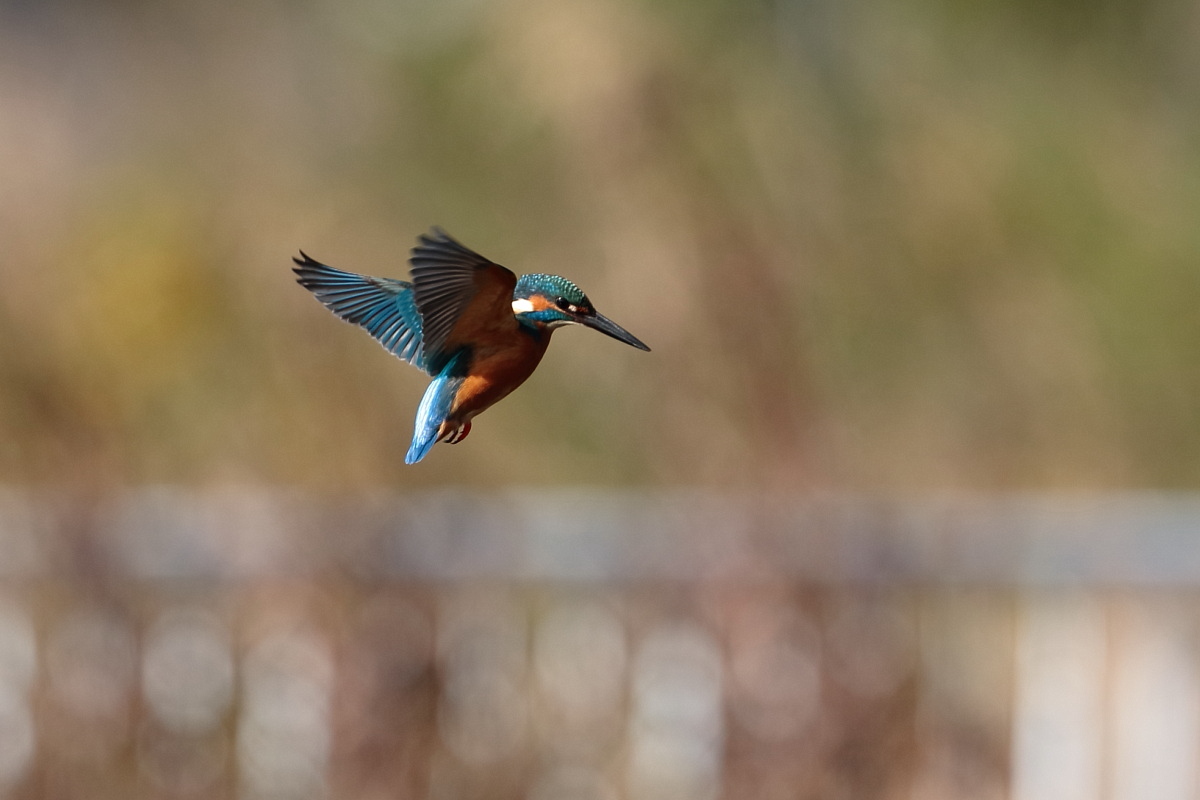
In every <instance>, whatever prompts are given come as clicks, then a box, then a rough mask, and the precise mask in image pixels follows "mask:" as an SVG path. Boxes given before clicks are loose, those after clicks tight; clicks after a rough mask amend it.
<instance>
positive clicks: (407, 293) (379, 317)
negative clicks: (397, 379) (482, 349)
mask: <svg viewBox="0 0 1200 800" xmlns="http://www.w3.org/2000/svg"><path fill="white" fill-rule="evenodd" d="M292 260H293V261H295V262H296V266H295V267H294V268H293V270H292V271H293V272H295V273H296V280H297V282H298V283H299V284H300V285H301V286H303V287H304V288H305V289H308V290H309V291H310V292H312V293H313V294H315V295H316V296H317V299H318V300H320V301H321V302H322V303H324V304H325V306H326V307H328V308H329V310H330V311H332V312H333V313H335V314H337V315H338V316H339V317H341V318H342V319H344V320H346V321H347V322H353V323H354V324H355V325H359V326H362V328H364V329H365V330H366V331H367V333H369V334H371V335H372V336H374V337H375V338H376V339H377V340H379V343H380V344H382V345H383V347H384V349H386V350H387V351H388V352H389V353H391V354H392V355H394V356H397V357H398V358H400V359H402V360H404V361H407V362H408V363H409V364H412V365H413V366H416V367H419V368H421V369H427V368H426V366H425V353H424V348H423V347H422V336H421V332H422V323H421V314H420V313H419V312H418V311H417V304H416V300H415V298H414V296H413V288H412V284H411V283H408V282H406V281H398V280H394V279H392V278H373V277H371V276H369V275H355V274H354V273H353V272H343V271H342V270H340V269H334V268H333V267H329V266H326V265H325V264H322V263H320V262H319V261H314V260H313V259H312V258H310V257H309V256H308V255H306V254H305V253H304V251H303V250H301V251H300V257H299V258H293V259H292ZM427 371H428V370H427ZM431 374H432V373H431Z"/></svg>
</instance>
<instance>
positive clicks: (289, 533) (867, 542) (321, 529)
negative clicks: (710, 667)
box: [0, 487, 1200, 586]
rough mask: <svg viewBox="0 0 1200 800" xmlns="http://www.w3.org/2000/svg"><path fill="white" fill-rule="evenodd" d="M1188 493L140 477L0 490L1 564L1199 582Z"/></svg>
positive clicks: (222, 572) (203, 573)
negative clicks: (77, 492)
mask: <svg viewBox="0 0 1200 800" xmlns="http://www.w3.org/2000/svg"><path fill="white" fill-rule="evenodd" d="M1198 532H1200V496H1193V495H1171V494H1154V493H1129V494H1097V495H1059V496H1055V495H1022V494H1015V495H1001V496H988V495H956V496H946V497H941V498H935V499H919V500H894V499H893V500H881V499H877V498H871V497H864V496H854V495H802V496H800V497H794V498H789V497H782V496H771V495H731V494H722V493H717V492H704V491H674V492H661V493H653V494H651V493H639V492H632V491H630V492H620V491H611V490H607V491H590V490H525V491H513V492H506V493H497V494H491V495H483V494H478V493H470V492H454V491H441V492H427V493H421V494H415V495H400V494H396V495H390V496H389V495H370V496H366V497H362V498H357V499H353V500H345V499H340V500H334V499H329V500H324V501H322V500H316V499H314V498H312V497H311V496H310V495H306V494H303V493H300V492H295V491H286V490H279V491H269V490H244V489H223V490H214V491H207V492H204V491H194V490H183V489H176V488H171V487H153V488H145V489H139V490H131V491H128V492H125V493H122V494H120V495H117V496H112V497H105V498H103V499H102V500H99V501H95V502H88V501H85V500H81V499H79V498H77V497H73V498H66V497H60V496H56V495H55V494H54V493H53V492H33V493H30V492H20V491H7V492H0V552H4V553H6V554H7V557H6V558H4V559H3V561H2V562H0V574H8V575H22V574H26V575H28V574H40V573H56V572H62V571H64V570H69V569H71V568H72V567H73V566H75V565H77V563H76V561H75V560H74V558H73V557H72V556H71V554H70V548H69V546H68V545H69V543H70V542H71V541H83V540H86V541H87V543H88V547H89V548H94V549H95V553H94V555H95V556H96V558H97V559H98V560H97V561H96V562H95V565H103V566H105V567H107V568H111V569H114V570H116V571H117V572H119V573H121V574H125V575H129V576H132V577H139V578H168V579H169V578H181V577H207V578H215V579H227V578H238V577H246V578H253V577H256V576H260V575H266V574H280V573H288V572H299V573H304V572H306V571H310V570H313V569H319V568H323V567H326V566H330V565H334V564H336V565H340V566H343V567H346V568H349V569H352V570H354V571H355V573H356V574H361V575H364V576H365V575H370V576H374V577H392V578H423V579H431V580H457V579H466V578H478V577H489V576H490V577H496V578H506V579H514V580H586V581H613V580H616V581H621V580H730V581H754V580H757V579H762V578H774V577H778V576H780V575H782V576H786V577H788V578H792V579H796V580H803V581H811V582H816V583H835V584H841V583H867V584H873V583H883V584H887V583H902V584H911V583H924V582H932V583H960V582H965V583H983V584H988V583H996V584H1000V585H1022V586H1026V585H1027V586H1040V585H1048V586H1055V585H1073V584H1083V585H1089V586H1091V585H1097V584H1103V585H1107V584H1121V585H1132V586H1192V585H1200V535H1198Z"/></svg>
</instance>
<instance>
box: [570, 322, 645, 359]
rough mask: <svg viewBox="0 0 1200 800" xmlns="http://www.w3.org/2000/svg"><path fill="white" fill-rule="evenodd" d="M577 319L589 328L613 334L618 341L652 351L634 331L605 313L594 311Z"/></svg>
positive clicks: (609, 334)
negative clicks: (631, 331) (622, 325)
mask: <svg viewBox="0 0 1200 800" xmlns="http://www.w3.org/2000/svg"><path fill="white" fill-rule="evenodd" d="M577 319H578V320H579V323H580V324H581V325H587V326H588V327H589V328H594V329H596V330H598V331H600V332H601V333H603V334H607V335H608V336H611V337H612V338H614V339H616V340H617V341H618V342H624V343H625V344H627V345H629V346H630V347H636V348H637V349H638V350H645V351H646V352H647V353H649V352H650V348H649V347H646V345H645V344H643V343H642V340H641V339H639V338H637V337H636V336H634V335H633V334H632V333H630V332H629V331H627V330H625V329H624V328H622V327H621V326H620V325H618V324H617V323H615V322H613V321H612V320H611V319H609V318H608V317H606V316H604V315H603V314H597V313H594V312H593V313H591V314H587V315H586V316H585V315H580V316H579V317H577Z"/></svg>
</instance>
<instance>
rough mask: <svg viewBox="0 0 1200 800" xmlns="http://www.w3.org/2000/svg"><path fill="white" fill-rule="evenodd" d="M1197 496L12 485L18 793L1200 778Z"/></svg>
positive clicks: (550, 793)
mask: <svg viewBox="0 0 1200 800" xmlns="http://www.w3.org/2000/svg"><path fill="white" fill-rule="evenodd" d="M1198 534H1200V500H1198V499H1197V498H1196V497H1193V496H1190V495H1180V496H1173V495H1167V494H1161V495H1160V494H1124V495H1093V496H1069V497H1068V496H1039V495H1007V496H982V495H979V496H944V497H938V498H932V499H930V498H923V499H894V498H893V499H879V498H872V497H862V496H854V495H808V496H802V497H795V498H789V497H785V496H781V495H771V496H768V495H734V494H728V493H716V492H692V491H687V492H685V491H676V492H665V493H645V492H613V491H585V490H569V491H568V490H526V491H509V492H503V493H495V494H478V493H467V492H452V491H441V492H433V493H423V494H415V495H401V494H398V493H397V494H372V495H363V496H360V497H356V498H349V499H347V498H334V497H325V498H323V497H317V496H313V495H311V494H304V493H300V492H296V491H291V490H250V489H244V488H237V489H220V490H211V491H197V490H185V489H178V488H172V487H155V488H145V489H138V490H131V491H127V492H123V493H120V494H115V495H104V496H99V497H95V496H86V495H68V494H63V493H55V492H51V491H24V490H15V489H10V490H7V491H4V492H2V493H0V795H2V796H8V797H14V798H35V797H61V798H74V797H79V798H88V800H96V799H97V798H101V799H103V798H109V797H111V798H117V797H120V798H130V797H133V798H139V797H146V798H151V797H155V798H157V797H205V798H259V797H263V798H267V797H270V798H297V799H299V798H343V797H345V798H356V797H367V796H370V797H374V796H401V797H423V798H424V797H428V798H438V799H440V798H455V799H456V800H459V799H466V800H470V799H471V798H478V799H479V800H490V799H491V798H496V799H497V800H498V799H499V798H522V799H528V800H552V799H553V800H558V799H559V798H563V799H565V800H571V799H572V798H584V799H586V800H625V799H626V798H627V799H628V800H650V799H651V798H653V800H671V799H672V798H680V799H681V800H682V798H687V800H694V799H695V798H699V799H700V800H704V798H737V799H738V800H742V799H743V798H757V797H762V798H773V797H781V796H786V797H790V796H806V797H855V798H893V797H897V796H903V797H920V798H922V800H925V799H926V798H929V799H931V800H937V798H958V797H1012V798H1017V799H1018V800H1043V799H1044V800H1072V798H1078V799H1079V800H1083V799H1084V798H1096V800H1134V798H1144V797H1154V798H1156V800H1176V799H1177V800H1185V799H1190V798H1197V797H1200V790H1198V787H1200V773H1198V771H1197V767H1196V761H1197V760H1196V759H1195V757H1194V756H1195V753H1197V752H1200V656H1198V654H1197V642H1200V611H1198V608H1200V607H1198V606H1197V604H1196V602H1195V601H1196V599H1197V597H1198V596H1200V593H1198V592H1197V589H1200V535H1198Z"/></svg>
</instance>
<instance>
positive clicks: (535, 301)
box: [512, 273, 650, 350]
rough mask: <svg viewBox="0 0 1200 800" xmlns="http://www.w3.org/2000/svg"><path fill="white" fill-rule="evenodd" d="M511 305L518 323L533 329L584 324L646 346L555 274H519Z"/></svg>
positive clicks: (629, 343)
mask: <svg viewBox="0 0 1200 800" xmlns="http://www.w3.org/2000/svg"><path fill="white" fill-rule="evenodd" d="M512 308H513V313H514V314H516V316H517V320H518V321H520V322H521V324H523V325H528V326H530V327H532V328H535V329H537V330H553V329H554V328H557V327H559V326H560V325H586V326H587V327H589V328H594V329H595V330H598V331H600V332H601V333H604V334H607V335H609V336H611V337H613V338H614V339H616V340H618V341H621V342H624V343H625V344H627V345H630V346H632V347H636V348H637V349H639V350H649V349H650V348H649V347H647V346H646V345H644V344H643V343H642V342H641V341H640V340H639V339H638V338H637V337H636V336H634V335H633V334H632V333H630V332H629V331H627V330H625V329H624V328H622V327H621V326H620V325H618V324H617V323H615V322H613V321H612V320H610V319H609V318H608V317H606V316H604V315H603V314H599V313H597V312H596V309H595V308H594V307H593V306H592V301H590V300H588V298H587V295H586V294H584V293H583V290H582V289H580V288H579V287H578V286H576V285H575V284H573V283H571V281H569V280H567V279H566V278H563V277H560V276H558V275H542V274H540V273H535V274H533V275H522V276H521V278H520V280H518V281H517V287H516V288H515V289H514V290H513V301H512Z"/></svg>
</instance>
